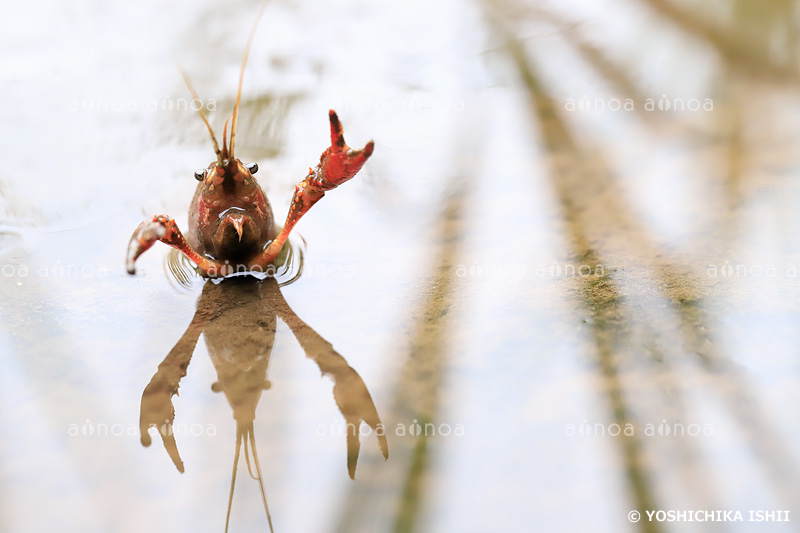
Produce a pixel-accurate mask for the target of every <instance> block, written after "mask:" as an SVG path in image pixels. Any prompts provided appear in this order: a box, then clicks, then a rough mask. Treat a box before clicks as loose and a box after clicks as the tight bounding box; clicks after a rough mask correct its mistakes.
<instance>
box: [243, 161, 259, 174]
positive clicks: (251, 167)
mask: <svg viewBox="0 0 800 533" xmlns="http://www.w3.org/2000/svg"><path fill="white" fill-rule="evenodd" d="M245 168H246V169H247V170H248V172H250V174H255V173H256V172H258V163H248V164H247V166H246V167H245Z"/></svg>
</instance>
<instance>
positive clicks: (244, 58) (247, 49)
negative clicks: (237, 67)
mask: <svg viewBox="0 0 800 533" xmlns="http://www.w3.org/2000/svg"><path fill="white" fill-rule="evenodd" d="M267 4H269V0H267V1H265V2H264V3H263V4H262V5H261V9H260V10H259V12H258V15H257V16H256V22H255V24H253V29H252V30H250V36H249V37H248V38H247V44H246V45H245V47H244V55H243V56H242V69H241V71H239V90H238V92H237V93H236V105H234V106H233V123H232V124H231V145H230V150H229V152H230V154H229V157H230V158H231V159H233V140H234V137H236V124H237V123H238V119H239V102H240V101H241V99H242V82H243V81H244V68H245V67H246V66H247V57H248V56H249V55H250V47H251V46H252V45H253V38H254V37H255V35H256V28H258V23H259V21H260V20H261V16H262V15H264V11H265V10H266V9H267Z"/></svg>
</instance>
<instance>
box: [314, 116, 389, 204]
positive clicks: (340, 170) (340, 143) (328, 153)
mask: <svg viewBox="0 0 800 533" xmlns="http://www.w3.org/2000/svg"><path fill="white" fill-rule="evenodd" d="M329 117H330V120H331V145H330V147H329V148H328V149H326V150H325V151H324V152H323V153H322V156H321V157H320V161H319V167H318V171H317V175H316V176H314V178H313V180H312V183H313V184H314V185H315V186H316V187H318V188H319V189H321V190H323V191H329V190H331V189H334V188H336V187H338V186H339V185H341V184H342V183H344V182H346V181H347V180H350V179H352V178H353V177H354V176H355V175H356V174H357V173H358V171H359V170H361V167H363V166H364V163H366V162H367V159H369V156H371V155H372V152H373V151H374V150H375V142H374V141H369V142H368V143H367V144H366V146H364V148H363V149H361V150H352V149H351V148H350V147H349V146H347V143H346V142H345V141H344V129H343V128H342V123H341V121H339V117H338V116H337V115H336V112H335V111H334V110H333V109H331V111H330V113H329Z"/></svg>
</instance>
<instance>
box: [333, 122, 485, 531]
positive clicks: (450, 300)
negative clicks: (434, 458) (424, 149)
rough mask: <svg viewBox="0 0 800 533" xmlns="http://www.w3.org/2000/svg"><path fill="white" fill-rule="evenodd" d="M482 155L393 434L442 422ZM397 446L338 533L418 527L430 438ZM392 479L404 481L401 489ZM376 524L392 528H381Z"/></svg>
mask: <svg viewBox="0 0 800 533" xmlns="http://www.w3.org/2000/svg"><path fill="white" fill-rule="evenodd" d="M474 131H477V129H476V130H474ZM470 140H472V139H470ZM475 153H476V152H475V149H474V148H473V146H472V145H470V146H468V147H464V148H463V149H461V150H459V151H458V156H457V158H458V159H457V162H456V164H455V168H456V170H454V172H453V174H452V176H451V177H450V179H449V180H448V187H447V189H446V191H447V193H446V196H445V197H444V199H443V202H442V203H443V204H444V209H443V210H442V212H441V214H440V217H439V219H438V221H437V227H436V243H435V246H436V247H437V249H436V253H435V254H434V263H433V264H434V266H433V269H432V272H433V273H432V275H431V277H430V281H429V283H428V284H427V287H426V292H425V294H422V295H420V298H421V300H422V301H421V302H420V307H419V310H418V311H417V312H416V313H415V314H414V316H415V320H414V326H413V330H412V331H411V333H410V341H408V343H409V347H408V355H407V360H406V363H405V365H404V367H403V369H402V373H401V375H400V376H399V378H398V380H397V382H396V384H395V386H394V401H393V404H392V409H391V412H390V414H389V415H388V416H387V420H388V424H387V427H388V428H389V431H390V432H391V431H392V430H394V429H395V428H396V427H397V425H398V424H402V426H403V427H404V428H409V427H410V426H412V425H415V424H419V426H421V427H425V424H426V423H434V424H435V423H437V422H440V420H439V416H440V415H439V410H440V409H439V408H440V389H441V384H442V380H443V379H444V376H445V372H446V370H447V363H448V343H449V336H450V326H451V324H452V322H451V315H452V313H453V307H454V302H456V301H457V300H458V298H457V294H456V293H455V290H456V288H455V281H456V280H455V273H456V267H457V258H458V255H459V252H460V249H461V244H462V240H463V238H464V209H465V204H466V202H467V199H468V197H469V195H470V193H471V191H472V187H473V184H474V182H475V176H474V173H475V170H474V169H477V168H480V160H479V159H476V156H475V155H474V154H475ZM478 157H479V156H478ZM398 344H405V343H404V342H403V343H398ZM393 442H394V444H393V445H392V460H391V461H390V462H389V464H387V465H382V464H381V465H378V464H377V462H376V461H375V457H374V455H373V456H368V457H367V461H366V463H365V465H364V475H363V477H362V484H360V485H354V486H352V487H351V488H350V493H349V495H348V499H347V503H346V505H345V509H344V512H343V514H342V516H341V519H340V521H339V524H338V526H337V528H336V530H337V531H342V532H349V531H362V530H366V529H369V530H370V531H385V530H391V531H397V532H410V531H415V530H416V529H417V527H418V519H419V516H420V514H421V513H422V511H423V509H424V505H425V501H426V497H425V495H426V492H427V490H428V488H427V478H426V476H427V471H428V468H429V466H430V463H431V449H430V442H429V440H428V438H427V437H426V435H425V434H424V433H423V434H421V435H416V436H415V435H413V434H410V433H406V434H405V435H402V436H395V438H394V441H393ZM387 467H388V468H387ZM390 480H401V481H400V483H396V484H395V483H391V481H390ZM376 523H378V524H385V527H382V528H381V529H379V530H376V529H374V528H375V524H376Z"/></svg>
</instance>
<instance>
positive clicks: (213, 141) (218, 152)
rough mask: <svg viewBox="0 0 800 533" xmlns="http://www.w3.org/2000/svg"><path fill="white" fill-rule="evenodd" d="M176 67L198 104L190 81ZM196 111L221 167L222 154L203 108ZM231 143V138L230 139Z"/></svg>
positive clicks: (181, 69) (197, 97) (181, 70)
mask: <svg viewBox="0 0 800 533" xmlns="http://www.w3.org/2000/svg"><path fill="white" fill-rule="evenodd" d="M177 67H178V70H179V71H180V73H181V76H183V81H184V82H185V83H186V86H187V87H188V88H189V92H190V93H192V98H194V99H195V100H197V101H198V102H200V97H199V96H197V91H195V90H194V86H193V85H192V80H190V79H189V75H188V74H186V71H185V70H183V67H182V66H181V65H180V63H178V64H177ZM197 111H198V112H199V113H200V118H202V119H203V122H204V123H205V125H206V128H208V133H209V134H211V142H212V143H214V153H215V154H217V163H219V166H222V152H220V151H219V145H218V144H217V138H216V137H215V136H214V130H213V129H211V124H209V123H208V119H207V118H206V114H205V113H203V106H202V105H200V106H199V107H198V108H197ZM231 141H233V138H231Z"/></svg>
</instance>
